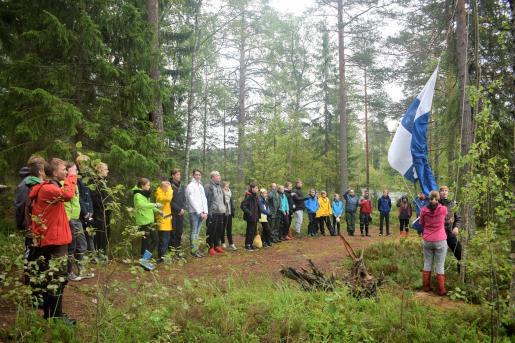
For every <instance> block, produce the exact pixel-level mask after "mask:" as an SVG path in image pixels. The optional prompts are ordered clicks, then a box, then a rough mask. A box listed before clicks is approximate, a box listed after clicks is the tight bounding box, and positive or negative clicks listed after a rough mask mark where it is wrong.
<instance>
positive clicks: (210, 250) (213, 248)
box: [209, 246, 218, 256]
mask: <svg viewBox="0 0 515 343" xmlns="http://www.w3.org/2000/svg"><path fill="white" fill-rule="evenodd" d="M209 255H211V256H216V255H218V253H217V252H216V250H215V247H214V246H211V247H210V248H209Z"/></svg>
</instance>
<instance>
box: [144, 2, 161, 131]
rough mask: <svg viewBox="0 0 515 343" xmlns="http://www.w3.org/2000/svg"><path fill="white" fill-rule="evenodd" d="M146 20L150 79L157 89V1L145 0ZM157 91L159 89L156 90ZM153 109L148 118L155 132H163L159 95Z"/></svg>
mask: <svg viewBox="0 0 515 343" xmlns="http://www.w3.org/2000/svg"><path fill="white" fill-rule="evenodd" d="M147 20H148V22H149V24H150V25H151V26H152V41H151V43H150V44H151V47H152V49H151V51H152V57H151V61H152V63H151V66H150V78H151V79H152V80H153V81H154V82H155V84H156V85H157V86H158V87H159V79H160V71H159V1H158V0H147ZM158 89H159V88H158ZM153 105H154V106H153V109H152V111H151V112H150V118H151V119H152V123H154V126H155V128H156V130H157V131H159V132H163V130H164V126H163V104H162V103H161V95H160V94H159V92H158V94H157V95H156V97H155V99H154V104H153Z"/></svg>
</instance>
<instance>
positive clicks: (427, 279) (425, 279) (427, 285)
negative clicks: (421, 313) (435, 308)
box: [422, 270, 431, 292]
mask: <svg viewBox="0 0 515 343" xmlns="http://www.w3.org/2000/svg"><path fill="white" fill-rule="evenodd" d="M422 289H423V290H424V292H431V272H426V271H425V270H423V271H422Z"/></svg>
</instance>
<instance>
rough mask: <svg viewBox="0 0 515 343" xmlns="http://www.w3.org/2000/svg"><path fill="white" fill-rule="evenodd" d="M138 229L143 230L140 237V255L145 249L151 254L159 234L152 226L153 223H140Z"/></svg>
mask: <svg viewBox="0 0 515 343" xmlns="http://www.w3.org/2000/svg"><path fill="white" fill-rule="evenodd" d="M139 230H140V231H143V232H144V236H143V237H141V250H140V252H141V256H143V254H144V253H145V250H148V251H149V252H151V253H152V254H153V253H154V250H155V249H156V248H157V245H158V244H159V235H158V233H157V230H156V229H155V228H154V224H147V225H142V226H140V227H139Z"/></svg>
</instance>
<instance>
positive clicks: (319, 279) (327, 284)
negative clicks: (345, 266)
mask: <svg viewBox="0 0 515 343" xmlns="http://www.w3.org/2000/svg"><path fill="white" fill-rule="evenodd" d="M340 238H341V239H342V241H343V244H344V246H345V249H346V250H347V253H348V254H349V256H350V257H351V258H352V268H351V271H350V273H349V274H347V275H345V276H344V277H343V278H342V279H341V280H338V279H337V278H336V276H335V275H334V273H331V275H330V276H326V275H324V273H323V272H322V271H320V269H318V267H317V266H316V265H315V263H313V261H311V260H308V263H309V267H310V269H311V270H307V269H305V268H302V267H301V268H300V269H299V270H296V269H295V268H292V267H283V269H281V274H283V275H284V276H285V277H287V278H289V279H292V280H295V281H297V282H298V283H299V284H300V285H301V287H302V289H304V290H306V291H314V290H322V291H332V290H334V288H335V287H336V285H337V284H338V283H341V284H343V285H346V286H348V287H349V289H350V290H351V294H352V295H353V296H355V297H357V298H368V297H373V296H375V295H377V288H378V287H380V286H381V284H382V283H383V276H382V275H381V277H380V278H375V277H374V276H372V275H370V274H369V273H368V271H367V268H366V266H365V262H364V260H363V251H361V256H360V257H357V256H356V254H355V253H354V249H352V247H351V246H350V244H349V242H347V240H346V239H345V237H343V236H342V235H340Z"/></svg>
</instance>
